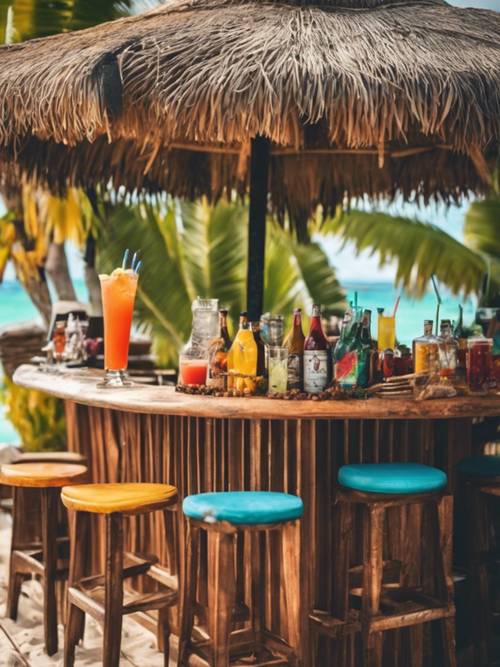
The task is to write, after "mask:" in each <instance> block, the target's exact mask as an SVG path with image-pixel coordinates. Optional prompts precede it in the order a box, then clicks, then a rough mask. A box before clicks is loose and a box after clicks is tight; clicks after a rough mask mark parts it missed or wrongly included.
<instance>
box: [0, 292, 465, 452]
mask: <svg viewBox="0 0 500 667" xmlns="http://www.w3.org/2000/svg"><path fill="white" fill-rule="evenodd" d="M75 287H76V289H77V292H78V296H79V298H81V299H82V300H83V301H85V288H84V285H83V282H82V281H75ZM344 288H345V290H346V292H347V293H348V296H349V298H352V296H353V293H354V291H357V292H358V303H359V305H360V306H363V307H365V308H370V309H371V310H372V311H373V312H374V318H375V313H376V309H377V308H378V307H383V308H386V309H387V310H388V311H392V308H393V307H394V303H395V301H396V298H397V295H398V293H399V292H398V290H397V289H396V288H395V287H394V286H393V285H392V284H391V283H382V282H370V283H368V282H359V283H353V282H346V283H344ZM442 297H443V304H442V306H441V311H440V317H441V318H445V317H447V318H450V319H456V317H457V315H458V304H459V303H460V300H459V299H458V298H457V297H454V296H451V295H450V294H448V293H446V292H445V291H443V293H442ZM463 305H464V318H465V322H466V323H469V322H472V321H473V319H474V311H475V303H473V302H472V301H467V302H465V303H464V304H463ZM435 312H436V299H435V296H434V294H433V293H431V292H429V293H427V294H426V295H425V297H424V298H423V299H420V300H418V301H416V300H414V299H411V298H409V297H407V296H405V295H404V294H403V295H402V297H401V302H400V305H399V309H398V317H397V332H396V333H397V337H398V340H399V341H401V342H403V343H410V342H411V340H412V339H413V338H414V337H415V335H416V334H417V333H419V332H420V331H421V330H422V323H423V320H424V319H426V318H427V319H435ZM34 317H36V310H35V308H34V306H33V305H32V304H31V301H30V300H29V298H28V297H27V296H26V293H25V292H24V291H23V289H22V288H21V287H20V286H19V285H18V284H17V283H16V282H13V281H6V282H5V283H3V284H1V285H0V326H2V325H3V324H8V323H11V322H23V321H26V320H30V319H33V318H34ZM374 333H375V332H374ZM0 410H1V408H0ZM16 440H17V435H16V433H15V431H14V429H13V428H12V426H11V425H10V423H9V422H8V420H6V419H5V418H4V417H3V415H2V413H1V412H0V443H1V442H15V441H16Z"/></svg>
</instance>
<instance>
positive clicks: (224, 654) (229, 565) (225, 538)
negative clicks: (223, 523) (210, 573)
mask: <svg viewBox="0 0 500 667" xmlns="http://www.w3.org/2000/svg"><path fill="white" fill-rule="evenodd" d="M209 585H210V583H209ZM213 586H214V598H213V599H214V605H213V609H211V610H210V614H211V616H212V619H211V624H210V627H213V628H214V636H213V657H214V660H213V667H229V645H230V641H229V640H230V633H231V616H232V611H233V607H234V602H235V596H236V576H235V571H234V534H233V533H217V534H216V567H215V581H214V582H213Z"/></svg>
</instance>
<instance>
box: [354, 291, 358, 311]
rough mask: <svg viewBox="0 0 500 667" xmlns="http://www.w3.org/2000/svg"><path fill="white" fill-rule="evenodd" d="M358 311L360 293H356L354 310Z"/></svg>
mask: <svg viewBox="0 0 500 667" xmlns="http://www.w3.org/2000/svg"><path fill="white" fill-rule="evenodd" d="M357 309H358V293H357V292H354V310H355V311H356V310H357Z"/></svg>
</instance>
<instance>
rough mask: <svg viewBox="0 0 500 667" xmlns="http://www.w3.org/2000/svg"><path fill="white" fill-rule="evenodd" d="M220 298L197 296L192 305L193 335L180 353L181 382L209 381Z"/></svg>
mask: <svg viewBox="0 0 500 667" xmlns="http://www.w3.org/2000/svg"><path fill="white" fill-rule="evenodd" d="M218 308H219V301H218V299H201V298H200V297H197V298H196V299H195V300H194V301H193V303H192V305H191V310H192V313H193V324H192V327H191V336H190V337H189V340H188V342H187V343H186V345H185V347H184V349H183V350H182V353H181V354H180V355H179V383H180V384H185V385H196V386H201V385H205V384H206V383H207V377H208V360H209V346H210V343H211V342H212V341H213V339H214V338H216V337H217V334H218V329H219V314H218Z"/></svg>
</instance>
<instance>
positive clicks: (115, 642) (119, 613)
mask: <svg viewBox="0 0 500 667" xmlns="http://www.w3.org/2000/svg"><path fill="white" fill-rule="evenodd" d="M122 574H123V517H122V515H121V514H120V513H118V512H116V513H113V514H106V571H105V603H104V607H105V609H104V647H103V665H104V667H119V664H120V646H121V638H122V620H123V580H122Z"/></svg>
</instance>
